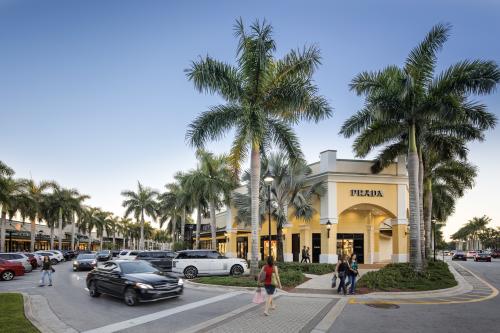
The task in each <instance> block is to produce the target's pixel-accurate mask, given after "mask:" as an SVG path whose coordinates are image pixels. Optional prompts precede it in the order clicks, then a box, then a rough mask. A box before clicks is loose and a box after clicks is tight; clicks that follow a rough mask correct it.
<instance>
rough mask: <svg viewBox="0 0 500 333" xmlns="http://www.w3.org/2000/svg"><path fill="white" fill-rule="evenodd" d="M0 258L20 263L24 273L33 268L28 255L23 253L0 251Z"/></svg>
mask: <svg viewBox="0 0 500 333" xmlns="http://www.w3.org/2000/svg"><path fill="white" fill-rule="evenodd" d="M0 259H4V260H8V261H11V262H19V263H21V264H22V265H23V267H24V271H25V273H29V272H31V271H32V270H33V267H32V266H31V263H30V261H29V258H28V256H26V255H25V254H23V253H0Z"/></svg>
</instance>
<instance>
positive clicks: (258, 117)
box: [186, 19, 332, 274]
mask: <svg viewBox="0 0 500 333" xmlns="http://www.w3.org/2000/svg"><path fill="white" fill-rule="evenodd" d="M272 30H273V29H272V27H271V25H269V24H267V23H266V22H265V21H263V22H262V23H260V22H259V21H256V22H255V23H253V24H252V25H251V26H250V30H249V31H247V30H245V27H244V25H243V22H242V20H241V19H239V20H238V21H237V22H236V24H235V27H234V31H235V36H236V37H237V38H238V46H237V67H235V66H232V65H229V64H226V63H223V62H221V61H217V60H215V59H213V58H211V57H209V56H207V57H205V58H202V59H200V60H198V61H195V62H193V63H192V65H191V67H190V68H189V69H188V70H187V71H186V72H187V77H188V79H189V80H191V81H193V83H194V85H195V87H196V89H198V90H199V91H200V92H210V93H217V94H219V95H220V96H221V97H222V98H223V99H225V100H226V102H227V103H226V104H224V105H218V106H213V107H211V108H210V110H209V111H206V112H204V113H202V114H201V115H200V116H199V117H198V118H197V119H196V120H195V121H194V122H193V123H192V124H191V125H190V126H189V130H188V133H187V138H188V140H189V142H190V143H191V144H192V145H193V146H196V147H198V148H202V147H203V146H204V144H205V143H206V141H208V140H218V139H220V138H221V137H222V135H223V134H225V133H226V132H228V131H229V130H230V129H235V130H236V132H235V139H234V141H233V145H232V148H231V152H230V155H229V160H230V163H231V165H232V166H233V168H234V170H235V171H239V169H240V167H239V165H240V162H241V161H243V160H245V158H246V157H247V154H248V151H249V150H250V173H251V195H252V200H251V201H252V260H251V264H250V266H251V273H252V274H257V272H258V269H259V268H258V259H259V241H258V227H259V226H258V224H259V223H258V219H259V193H258V191H259V179H260V154H261V153H262V152H263V151H265V150H266V149H267V148H268V147H269V146H270V145H271V144H275V145H277V146H278V147H279V148H280V149H282V150H283V151H285V152H286V153H287V154H288V155H289V158H290V159H291V160H298V159H301V158H302V152H301V150H300V145H299V142H298V139H297V137H296V135H295V133H294V131H293V129H292V127H291V126H292V125H293V124H296V123H297V122H299V121H300V120H308V121H309V120H313V121H315V122H318V121H320V120H322V119H325V118H328V117H330V115H331V114H332V110H331V108H330V106H329V105H328V103H327V101H326V100H325V98H323V97H322V96H319V95H318V94H317V91H318V88H317V87H316V85H315V84H314V82H313V80H312V76H313V73H314V72H315V70H316V68H317V67H318V66H319V64H320V52H319V49H318V48H317V47H315V46H311V47H308V48H305V47H304V48H303V49H302V50H297V51H295V50H292V51H290V52H289V53H288V54H286V55H285V56H284V57H283V58H282V59H276V58H275V57H274V53H275V51H276V43H275V41H274V39H273V36H272Z"/></svg>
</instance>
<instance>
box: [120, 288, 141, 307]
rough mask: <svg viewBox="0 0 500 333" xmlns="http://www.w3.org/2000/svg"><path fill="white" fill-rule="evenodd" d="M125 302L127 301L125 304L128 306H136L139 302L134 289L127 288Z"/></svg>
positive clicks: (124, 296)
mask: <svg viewBox="0 0 500 333" xmlns="http://www.w3.org/2000/svg"><path fill="white" fill-rule="evenodd" d="M123 300H124V301H125V304H127V305H128V306H134V305H136V304H137V302H138V301H137V294H136V293H135V290H134V289H132V288H127V290H125V294H124V295H123Z"/></svg>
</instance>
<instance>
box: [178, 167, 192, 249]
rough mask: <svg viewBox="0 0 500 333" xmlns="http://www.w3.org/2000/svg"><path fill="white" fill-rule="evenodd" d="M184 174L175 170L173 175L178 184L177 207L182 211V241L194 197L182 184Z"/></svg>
mask: <svg viewBox="0 0 500 333" xmlns="http://www.w3.org/2000/svg"><path fill="white" fill-rule="evenodd" d="M185 176H186V175H185V174H184V173H182V172H177V173H176V174H175V176H174V178H175V180H176V182H177V183H178V184H179V190H178V192H177V198H178V201H179V207H180V209H181V211H182V213H181V214H182V215H181V241H182V242H184V233H185V228H186V219H187V216H188V215H190V214H192V213H193V206H194V197H193V194H192V193H191V192H190V191H188V190H187V189H186V188H185V187H184V186H183V184H185V182H184V181H183V179H184V177H185Z"/></svg>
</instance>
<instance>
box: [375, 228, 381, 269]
mask: <svg viewBox="0 0 500 333" xmlns="http://www.w3.org/2000/svg"><path fill="white" fill-rule="evenodd" d="M379 261H380V227H378V226H374V227H373V262H374V263H376V262H379Z"/></svg>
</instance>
